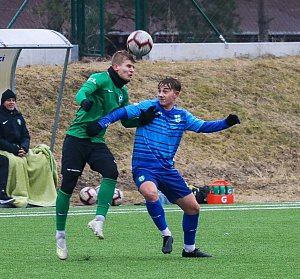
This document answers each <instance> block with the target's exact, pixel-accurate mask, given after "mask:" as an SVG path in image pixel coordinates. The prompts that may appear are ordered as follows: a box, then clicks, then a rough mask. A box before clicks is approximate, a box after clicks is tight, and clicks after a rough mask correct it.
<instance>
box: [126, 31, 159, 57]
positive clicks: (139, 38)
mask: <svg viewBox="0 0 300 279" xmlns="http://www.w3.org/2000/svg"><path fill="white" fill-rule="evenodd" d="M152 47H153V40H152V37H151V35H150V34H149V33H147V32H146V31H144V30H136V31H134V32H132V33H131V34H130V35H129V36H128V38H127V49H128V51H129V52H131V53H132V54H133V55H134V56H136V57H138V58H141V57H142V56H144V55H146V54H148V53H149V52H150V51H151V49H152Z"/></svg>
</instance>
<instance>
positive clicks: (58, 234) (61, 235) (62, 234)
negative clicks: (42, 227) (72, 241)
mask: <svg viewBox="0 0 300 279" xmlns="http://www.w3.org/2000/svg"><path fill="white" fill-rule="evenodd" d="M55 237H56V239H59V238H66V231H56V235H55Z"/></svg>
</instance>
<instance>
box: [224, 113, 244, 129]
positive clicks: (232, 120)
mask: <svg viewBox="0 0 300 279" xmlns="http://www.w3.org/2000/svg"><path fill="white" fill-rule="evenodd" d="M240 123H241V122H240V120H239V117H238V116H237V115H235V114H229V115H228V116H227V118H226V124H227V125H228V126H229V127H231V126H233V125H236V124H240Z"/></svg>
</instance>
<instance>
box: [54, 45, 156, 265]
mask: <svg viewBox="0 0 300 279" xmlns="http://www.w3.org/2000/svg"><path fill="white" fill-rule="evenodd" d="M134 64H135V61H134V58H133V56H132V55H131V54H130V53H128V52H126V51H117V52H116V53H115V54H114V55H113V56H112V61H111V67H109V68H108V70H107V71H106V72H101V73H95V74H92V75H91V76H90V77H89V78H88V80H87V81H86V82H85V83H84V84H83V85H82V87H81V88H80V89H79V91H78V92H77V94H76V102H77V103H78V105H80V108H79V110H78V111H77V113H76V117H75V119H74V121H73V122H72V123H71V125H70V127H69V128H68V130H67V134H66V137H65V140H64V144H63V149H62V169H61V173H62V183H61V187H60V189H59V190H58V194H57V200H56V246H57V249H56V252H57V256H58V257H59V258H60V259H62V260H64V259H66V258H67V257H68V250H67V246H66V233H65V228H66V221H67V215H68V210H69V205H70V198H71V195H72V193H73V190H74V188H75V186H76V184H77V181H78V178H79V176H80V175H81V174H82V171H83V169H84V167H85V165H86V163H88V164H89V165H90V167H91V169H92V170H93V171H96V172H98V173H100V174H101V175H102V181H101V186H100V188H99V192H98V201H97V209H96V217H95V219H93V220H92V221H90V222H89V223H88V227H89V228H90V229H92V231H93V232H94V234H95V235H96V236H97V237H98V238H99V239H103V238H104V236H103V224H104V221H105V218H106V215H107V212H108V209H109V206H110V203H111V200H112V197H113V194H114V190H115V187H116V183H117V178H118V169H117V165H116V162H115V159H114V156H113V155H112V153H111V152H110V150H109V149H108V147H107V146H106V144H105V138H104V135H105V130H102V131H101V132H100V133H99V134H97V135H96V136H88V135H87V133H86V128H87V126H88V125H90V124H91V123H94V122H95V121H96V120H98V119H99V117H102V116H104V115H106V114H107V113H109V112H111V111H113V110H115V109H117V108H119V107H123V106H126V105H128V99H129V98H128V91H127V87H126V84H127V83H128V82H130V80H131V79H132V76H133V73H134V70H135V65H134ZM147 113H148V114H149V113H150V114H151V111H149V112H147V111H146V112H143V113H142V115H141V116H140V118H138V119H134V120H133V121H132V120H124V121H123V122H122V124H123V126H125V127H127V128H129V127H137V126H140V125H145V124H147V123H148V122H147V121H149V119H150V121H151V115H150V118H149V115H147Z"/></svg>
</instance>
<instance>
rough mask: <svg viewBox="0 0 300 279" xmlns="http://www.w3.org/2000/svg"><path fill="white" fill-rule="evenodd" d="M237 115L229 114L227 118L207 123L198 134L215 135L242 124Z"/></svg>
mask: <svg viewBox="0 0 300 279" xmlns="http://www.w3.org/2000/svg"><path fill="white" fill-rule="evenodd" d="M240 123H241V122H240V120H239V118H238V116H237V115H235V114H229V115H228V116H227V118H225V119H222V120H215V121H205V122H204V123H203V124H202V126H201V127H200V128H199V130H198V133H213V132H218V131H222V130H225V129H227V128H230V127H231V126H233V125H236V124H240Z"/></svg>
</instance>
